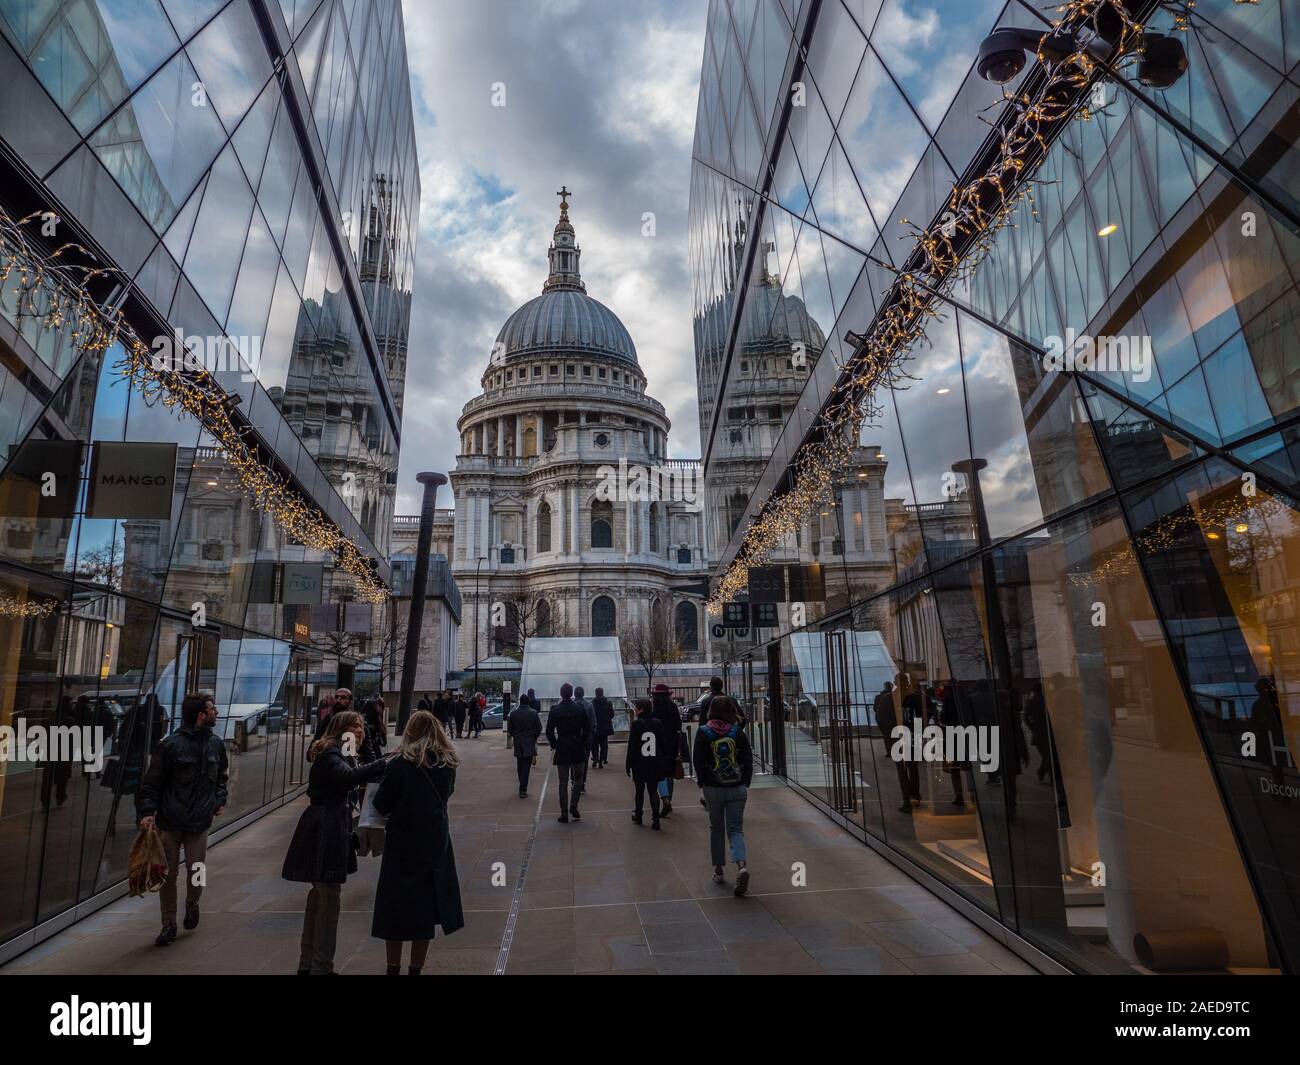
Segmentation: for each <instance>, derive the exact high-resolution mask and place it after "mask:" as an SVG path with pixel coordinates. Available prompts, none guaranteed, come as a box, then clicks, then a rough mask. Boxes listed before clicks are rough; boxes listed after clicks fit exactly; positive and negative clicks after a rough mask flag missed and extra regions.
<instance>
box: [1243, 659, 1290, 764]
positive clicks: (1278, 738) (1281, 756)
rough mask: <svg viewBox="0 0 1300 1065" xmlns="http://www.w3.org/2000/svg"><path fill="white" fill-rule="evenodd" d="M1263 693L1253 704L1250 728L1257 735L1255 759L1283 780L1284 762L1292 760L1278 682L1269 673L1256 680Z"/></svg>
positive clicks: (1259, 689) (1260, 691) (1256, 688)
mask: <svg viewBox="0 0 1300 1065" xmlns="http://www.w3.org/2000/svg"><path fill="white" fill-rule="evenodd" d="M1255 691H1257V692H1258V693H1259V695H1258V697H1257V698H1256V699H1255V701H1254V703H1252V704H1251V707H1250V730H1251V732H1253V733H1254V734H1255V760H1256V761H1258V762H1262V763H1263V764H1265V765H1267V766H1268V767H1269V769H1270V771H1271V772H1272V776H1273V782H1274V783H1276V784H1281V783H1282V763H1283V761H1285V762H1287V763H1290V761H1291V755H1290V753H1289V752H1288V751H1287V746H1286V733H1285V732H1284V731H1283V730H1282V708H1281V704H1280V701H1279V699H1278V696H1277V683H1276V682H1275V681H1274V680H1273V678H1272V676H1271V675H1269V674H1267V673H1265V674H1263V675H1262V676H1261V677H1260V678H1259V680H1257V681H1255Z"/></svg>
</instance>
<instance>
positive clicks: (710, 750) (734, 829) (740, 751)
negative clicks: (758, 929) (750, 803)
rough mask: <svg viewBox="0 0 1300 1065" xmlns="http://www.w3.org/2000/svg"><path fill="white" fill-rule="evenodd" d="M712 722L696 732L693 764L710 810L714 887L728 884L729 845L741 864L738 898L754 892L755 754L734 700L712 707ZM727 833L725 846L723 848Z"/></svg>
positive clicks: (720, 699)
mask: <svg viewBox="0 0 1300 1065" xmlns="http://www.w3.org/2000/svg"><path fill="white" fill-rule="evenodd" d="M709 711H710V717H709V720H708V721H706V722H705V723H704V726H703V727H702V728H701V729H700V730H699V731H698V732H696V733H695V749H694V751H693V752H692V759H691V760H692V762H693V764H694V766H695V776H696V779H698V780H699V781H700V786H701V787H702V788H703V789H704V798H705V801H706V802H707V803H708V806H709V852H710V855H711V857H712V859H713V882H714V883H715V884H723V883H726V877H725V876H724V871H725V869H726V865H727V850H726V848H727V846H728V845H729V846H730V847H731V859H732V861H734V862H735V863H736V887H735V894H736V895H743V894H745V892H747V891H748V890H749V867H748V866H747V865H746V864H745V802H746V800H747V799H748V797H749V782H750V780H751V779H753V776H754V753H753V751H752V750H751V749H750V746H749V738H748V737H747V736H746V735H745V734H744V732H742V731H741V729H740V724H739V721H740V711H739V707H737V706H736V703H735V700H733V699H732V698H730V697H729V696H726V695H719V696H717V697H716V698H715V699H713V701H712V702H711V703H710V704H709ZM724 834H725V843H724Z"/></svg>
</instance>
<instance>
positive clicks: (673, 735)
mask: <svg viewBox="0 0 1300 1065" xmlns="http://www.w3.org/2000/svg"><path fill="white" fill-rule="evenodd" d="M652 701H653V706H652V707H651V709H650V714H651V716H652V717H654V719H655V720H656V721H658V722H659V724H661V725H663V727H664V751H665V757H666V758H667V759H668V766H669V768H670V769H671V768H672V765H673V763H674V762H676V761H677V759H678V757H679V756H680V754H681V749H682V747H681V745H682V712H681V711H680V710H678V709H677V704H676V703H675V702H673V701H672V699H670V698H669V697H668V696H667V695H665V694H664V693H663V692H656V693H655V695H654V697H653V700H652Z"/></svg>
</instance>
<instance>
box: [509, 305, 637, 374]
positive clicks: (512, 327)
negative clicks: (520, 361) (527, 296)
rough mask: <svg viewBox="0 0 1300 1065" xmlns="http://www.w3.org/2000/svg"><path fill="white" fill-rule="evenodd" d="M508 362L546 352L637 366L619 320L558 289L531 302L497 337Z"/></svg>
mask: <svg viewBox="0 0 1300 1065" xmlns="http://www.w3.org/2000/svg"><path fill="white" fill-rule="evenodd" d="M497 343H498V344H500V345H504V348H503V349H498V350H501V351H502V354H503V355H504V357H505V358H510V357H511V356H512V355H526V354H540V353H542V352H547V351H588V352H595V353H597V354H602V355H613V356H615V357H616V358H620V359H626V360H627V361H628V362H630V363H633V364H636V346H635V345H634V344H633V343H632V337H631V336H630V335H629V334H628V331H627V328H626V327H625V326H624V325H623V323H622V322H620V321H619V320H618V316H617V315H616V314H615V313H614V312H613V311H611V310H610V309H609V308H608V307H606V306H605V305H604V304H603V303H601V302H600V301H599V300H594V299H592V298H591V297H590V296H588V295H587V294H586V293H583V292H575V291H569V290H564V289H557V290H555V291H551V292H543V293H542V294H541V295H540V296H537V297H536V298H534V299H531V300H529V301H528V302H527V303H525V304H524V305H523V306H522V307H520V308H519V309H518V310H517V311H515V313H514V314H512V315H511V316H510V317H509V318H507V319H506V324H505V325H503V326H502V327H501V332H500V333H498V334H497Z"/></svg>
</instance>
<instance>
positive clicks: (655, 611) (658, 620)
mask: <svg viewBox="0 0 1300 1065" xmlns="http://www.w3.org/2000/svg"><path fill="white" fill-rule="evenodd" d="M650 625H651V628H652V631H654V632H662V631H663V625H664V605H663V603H661V602H660V601H659V600H658V599H656V600H654V602H652V603H651V604H650Z"/></svg>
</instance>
